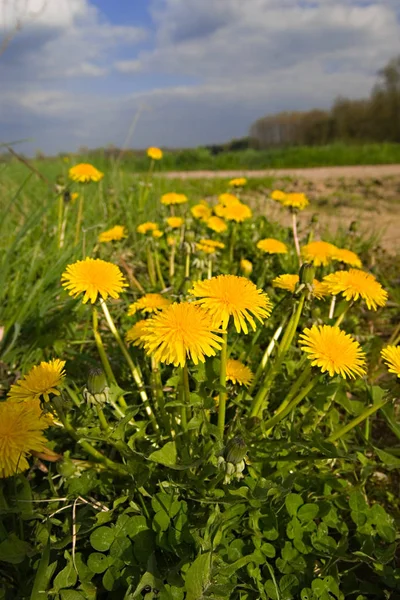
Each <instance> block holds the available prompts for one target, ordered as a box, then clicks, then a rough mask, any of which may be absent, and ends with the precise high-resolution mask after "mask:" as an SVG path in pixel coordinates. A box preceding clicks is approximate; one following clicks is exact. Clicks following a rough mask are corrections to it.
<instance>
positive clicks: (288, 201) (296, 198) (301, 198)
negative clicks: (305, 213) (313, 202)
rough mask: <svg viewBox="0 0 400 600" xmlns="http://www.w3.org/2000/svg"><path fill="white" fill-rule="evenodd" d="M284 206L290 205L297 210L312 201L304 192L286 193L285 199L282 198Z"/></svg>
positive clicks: (302, 208)
mask: <svg viewBox="0 0 400 600" xmlns="http://www.w3.org/2000/svg"><path fill="white" fill-rule="evenodd" d="M282 204H283V206H289V207H290V208H294V209H297V210H304V209H305V208H306V207H307V206H308V205H309V204H310V203H309V201H308V199H307V196H306V195H305V194H302V193H291V194H286V196H285V199H284V200H282Z"/></svg>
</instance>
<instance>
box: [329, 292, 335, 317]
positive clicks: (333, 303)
mask: <svg viewBox="0 0 400 600" xmlns="http://www.w3.org/2000/svg"><path fill="white" fill-rule="evenodd" d="M335 306H336V296H332V300H331V304H330V306H329V315H328V319H333V315H334V314H335Z"/></svg>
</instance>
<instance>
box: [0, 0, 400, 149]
mask: <svg viewBox="0 0 400 600" xmlns="http://www.w3.org/2000/svg"><path fill="white" fill-rule="evenodd" d="M16 23H18V24H19V26H20V27H19V30H18V31H17V32H16V33H15V35H14V36H13V35H12V34H13V31H14V29H15V26H16ZM8 38H10V39H9V43H7V42H8ZM398 53H400V1H399V0H0V143H1V142H11V141H14V140H18V139H22V138H29V139H30V141H29V142H28V143H25V144H23V145H21V146H18V148H20V149H22V150H23V151H25V152H33V151H35V150H36V149H39V148H40V149H42V150H43V151H46V152H59V151H72V150H74V149H77V148H78V147H79V146H83V145H85V146H89V147H97V146H100V145H104V144H108V143H113V144H115V145H123V144H128V145H129V146H133V147H137V148H142V147H146V146H148V145H159V146H170V147H178V146H196V145H200V144H206V143H214V142H223V141H226V140H229V139H231V138H233V137H241V136H243V135H246V134H247V132H248V129H249V126H250V124H251V123H252V122H253V121H254V120H255V119H256V118H258V117H260V116H262V115H264V114H266V113H273V112H277V111H281V110H297V109H306V108H314V107H327V106H329V105H330V104H331V103H332V100H333V99H334V98H335V97H336V96H337V95H339V94H343V95H347V96H349V97H360V96H363V95H366V94H368V93H369V91H370V89H371V87H372V85H373V83H374V81H375V79H376V72H377V70H378V69H379V68H380V67H382V66H383V65H384V64H385V63H386V62H387V60H388V59H389V58H391V57H392V56H394V55H396V54H398Z"/></svg>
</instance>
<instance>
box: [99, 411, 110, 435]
mask: <svg viewBox="0 0 400 600" xmlns="http://www.w3.org/2000/svg"><path fill="white" fill-rule="evenodd" d="M96 412H97V416H98V417H99V421H100V427H101V428H102V430H103V431H106V432H108V431H110V426H109V424H108V422H107V419H106V417H105V414H104V412H103V409H102V408H101V407H100V406H96Z"/></svg>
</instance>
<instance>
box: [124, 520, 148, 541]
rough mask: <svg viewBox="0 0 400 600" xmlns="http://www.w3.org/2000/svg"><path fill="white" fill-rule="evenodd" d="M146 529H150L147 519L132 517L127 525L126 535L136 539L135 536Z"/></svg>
mask: <svg viewBox="0 0 400 600" xmlns="http://www.w3.org/2000/svg"><path fill="white" fill-rule="evenodd" d="M146 529H149V526H148V525H147V521H146V518H145V517H142V516H136V517H130V518H129V519H128V521H127V522H126V525H125V533H126V535H128V536H129V537H130V538H134V537H135V535H137V534H138V533H140V532H141V531H145V530H146Z"/></svg>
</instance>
